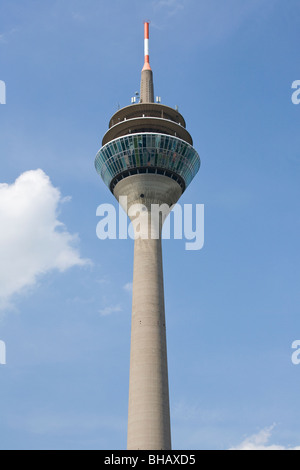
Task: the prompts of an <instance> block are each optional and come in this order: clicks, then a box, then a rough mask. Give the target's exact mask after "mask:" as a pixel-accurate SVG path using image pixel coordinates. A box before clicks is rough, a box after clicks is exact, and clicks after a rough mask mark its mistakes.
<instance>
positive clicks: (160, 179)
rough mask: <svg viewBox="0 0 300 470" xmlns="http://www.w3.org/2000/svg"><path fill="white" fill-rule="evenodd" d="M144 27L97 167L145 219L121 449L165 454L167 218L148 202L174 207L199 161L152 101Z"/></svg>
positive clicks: (188, 140)
mask: <svg viewBox="0 0 300 470" xmlns="http://www.w3.org/2000/svg"><path fill="white" fill-rule="evenodd" d="M144 26H145V36H144V45H145V62H144V66H143V69H142V76H141V90H140V99H139V102H136V98H134V99H133V100H132V104H131V105H130V106H126V107H125V108H122V109H119V110H118V111H117V112H116V113H115V114H114V115H113V116H112V118H111V120H110V122H109V130H108V131H107V132H106V134H105V135H104V137H103V141H102V148H101V149H100V150H99V152H98V153H97V156H96V160H95V166H96V170H97V172H98V173H99V175H100V176H101V178H102V179H103V181H104V183H105V184H106V185H107V186H108V188H109V189H110V191H111V192H112V194H113V195H114V196H115V197H116V199H117V200H118V201H119V202H120V204H121V205H122V204H123V207H124V208H125V210H127V214H128V215H129V217H130V218H131V220H132V221H133V222H134V220H135V219H136V217H137V214H136V211H132V209H133V208H134V207H141V213H142V210H143V211H144V212H143V214H144V216H145V218H146V221H147V222H148V224H146V225H145V226H146V227H147V228H146V229H144V231H143V230H140V232H139V234H137V232H136V233H135V235H136V239H135V242H134V267H133V293H132V324H131V352H130V379H129V409H128V438H127V448H128V449H129V450H139V449H141V450H161V449H162V450H170V449H171V430H170V406H169V385H168V364H167V345H166V322H165V304H164V286H163V263H162V244H161V233H162V225H163V222H164V218H165V217H162V216H161V217H160V219H159V222H158V223H157V221H156V223H154V222H153V218H152V213H153V207H157V206H154V205H159V206H161V205H163V204H167V205H168V206H169V207H171V206H173V205H174V204H176V202H177V201H178V200H179V198H180V196H181V195H182V193H183V192H184V191H185V189H186V188H187V186H188V185H189V184H190V183H191V181H192V179H193V178H194V176H195V175H196V173H197V172H198V170H199V168H200V158H199V155H198V153H197V152H196V150H195V149H194V148H193V140H192V137H191V135H190V134H189V133H188V131H187V130H186V124H185V120H184V118H183V116H182V115H181V114H180V113H179V112H178V110H177V109H173V108H170V107H168V106H165V105H162V104H161V103H160V99H159V98H158V99H157V101H158V102H156V103H155V102H154V87H153V73H152V69H151V67H150V62H149V23H148V22H146V23H145V24H144ZM125 196H126V198H127V199H126V198H124V197H125ZM124 200H126V201H127V204H126V205H124ZM134 205H135V206H134ZM136 205H140V206H136ZM165 207H166V206H165ZM133 225H134V224H133ZM140 229H141V228H140Z"/></svg>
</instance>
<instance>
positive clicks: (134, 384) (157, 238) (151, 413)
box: [114, 174, 182, 450]
mask: <svg viewBox="0 0 300 470" xmlns="http://www.w3.org/2000/svg"><path fill="white" fill-rule="evenodd" d="M181 193H182V189H181V187H180V186H179V184H178V183H177V182H176V181H174V180H172V179H171V178H168V177H166V176H162V175H153V174H139V175H133V176H129V177H127V178H124V179H123V180H122V181H120V182H119V183H118V184H117V185H116V187H115V189H114V195H115V197H116V198H117V200H118V201H119V202H120V204H121V205H122V206H123V208H124V210H125V211H126V212H127V213H128V215H129V217H130V218H131V220H132V223H133V225H134V228H135V234H136V235H137V233H138V234H139V237H138V238H136V240H135V242H134V264H133V297H132V326H131V351H130V380H129V409H128V438H127V439H128V440H127V448H128V449H129V450H138V449H141V450H161V449H163V450H170V449H171V431H170V406H169V385H168V363H167V344H166V320H165V302H164V282H163V262H162V243H161V230H162V225H163V222H164V220H165V218H166V217H167V215H168V213H169V211H170V207H171V206H172V205H173V204H175V203H176V202H177V201H178V199H179V198H180V196H181ZM124 196H126V198H125V200H124ZM157 206H159V207H160V208H161V209H163V208H164V210H162V211H161V212H160V215H159V217H156V216H155V213H156V208H157Z"/></svg>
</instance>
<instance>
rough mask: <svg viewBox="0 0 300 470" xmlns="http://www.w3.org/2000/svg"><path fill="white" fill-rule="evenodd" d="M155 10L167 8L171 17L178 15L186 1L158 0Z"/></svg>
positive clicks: (155, 3)
mask: <svg viewBox="0 0 300 470" xmlns="http://www.w3.org/2000/svg"><path fill="white" fill-rule="evenodd" d="M153 6H154V8H166V9H167V11H168V15H169V16H174V15H176V14H177V13H178V12H179V11H181V10H183V8H184V0H156V1H155V2H154V4H153Z"/></svg>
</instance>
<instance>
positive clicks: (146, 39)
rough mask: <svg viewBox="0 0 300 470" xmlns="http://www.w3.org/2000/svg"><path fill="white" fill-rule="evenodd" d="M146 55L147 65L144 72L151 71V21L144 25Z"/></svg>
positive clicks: (145, 64)
mask: <svg viewBox="0 0 300 470" xmlns="http://www.w3.org/2000/svg"><path fill="white" fill-rule="evenodd" d="M144 30H145V34H144V55H145V63H144V67H143V70H151V67H150V63H149V21H145V23H144Z"/></svg>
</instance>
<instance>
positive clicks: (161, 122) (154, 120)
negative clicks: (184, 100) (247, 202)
mask: <svg viewBox="0 0 300 470" xmlns="http://www.w3.org/2000/svg"><path fill="white" fill-rule="evenodd" d="M185 126H186V124H185V120H184V118H183V116H182V115H181V114H180V113H179V112H178V111H177V110H175V109H173V108H170V107H169V106H165V105H162V104H160V103H139V104H134V105H130V106H126V107H125V108H122V109H120V110H119V111H117V112H116V113H115V114H114V115H113V116H112V118H111V120H110V122H109V130H108V131H107V132H106V134H105V135H104V137H103V141H102V145H105V144H107V143H108V142H110V141H111V140H113V139H116V138H118V137H122V136H124V135H127V134H134V133H137V132H158V133H161V134H167V135H172V136H175V137H178V138H179V139H182V140H184V141H185V142H188V143H189V144H191V145H193V139H192V137H191V135H190V133H189V132H188V131H187V130H186V128H185Z"/></svg>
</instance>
